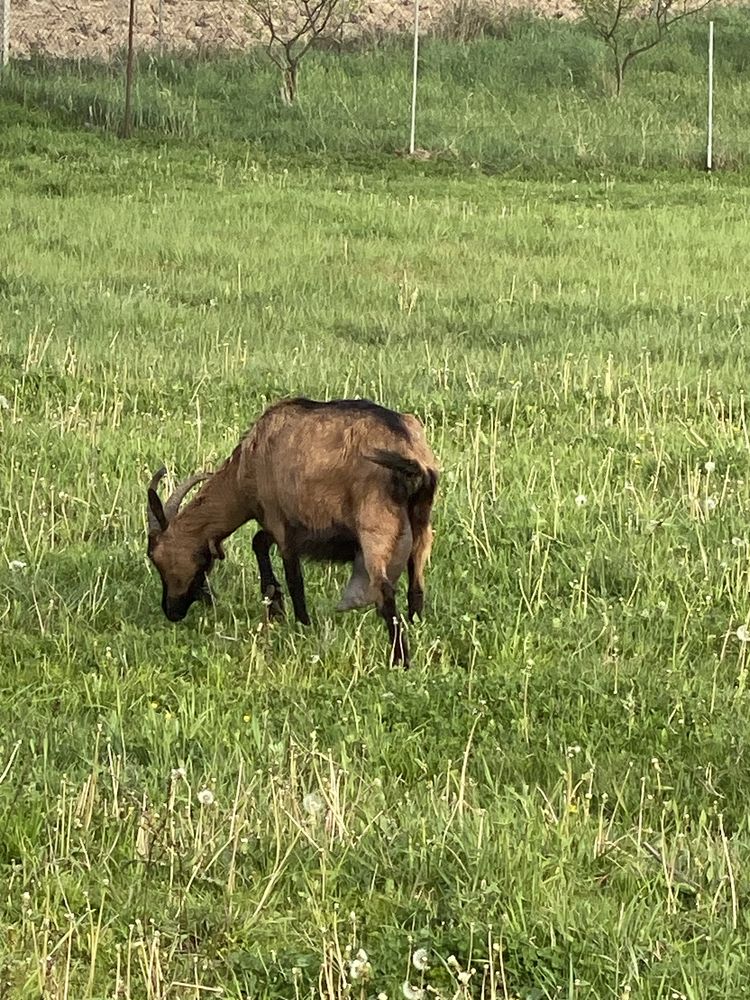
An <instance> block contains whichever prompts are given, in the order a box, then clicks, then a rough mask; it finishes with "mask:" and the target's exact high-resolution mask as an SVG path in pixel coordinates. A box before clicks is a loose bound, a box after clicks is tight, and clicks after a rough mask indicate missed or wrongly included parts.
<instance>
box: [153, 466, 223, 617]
mask: <svg viewBox="0 0 750 1000" xmlns="http://www.w3.org/2000/svg"><path fill="white" fill-rule="evenodd" d="M166 472H167V470H166V469H165V468H163V467H162V468H161V469H159V471H158V472H157V473H155V475H154V476H153V478H152V480H151V482H150V484H149V487H148V557H149V559H150V560H151V562H152V563H153V564H154V566H156V568H157V569H158V571H159V576H160V577H161V582H162V600H161V606H162V610H163V611H164V614H165V615H166V616H167V618H169V620H170V621H172V622H179V621H182V619H183V618H184V617H185V615H186V614H187V613H188V610H189V609H190V606H191V605H192V604H193V603H194V602H195V601H198V600H203V601H207V602H208V603H210V601H211V595H210V592H209V590H208V587H207V585H206V575H207V574H208V572H209V570H210V569H211V567H212V566H213V563H214V560H215V559H217V558H218V559H223V558H224V553H223V552H222V549H221V544H220V543H218V542H216V541H208V542H205V543H196V542H195V541H194V540H191V539H190V535H189V533H188V534H185V533H181V532H180V531H179V528H178V527H177V526H176V525H175V524H174V519H175V518H176V517H177V514H178V513H179V510H180V504H181V503H182V501H183V500H184V499H185V497H186V496H187V494H188V493H189V492H190V490H191V489H192V488H193V487H194V486H196V485H197V484H198V483H200V482H202V481H203V480H204V479H209V478H210V473H207V472H198V473H196V474H195V475H193V476H190V477H189V478H188V479H186V480H185V481H184V482H182V483H180V485H179V486H177V487H176V489H175V491H174V493H173V494H172V495H171V496H170V498H169V499H168V500H167V502H166V503H165V504H162V502H161V500H160V499H159V494H158V493H157V492H156V490H157V487H158V485H159V482H160V481H161V479H162V478H163V477H164V476H165V475H166Z"/></svg>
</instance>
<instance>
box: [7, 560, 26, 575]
mask: <svg viewBox="0 0 750 1000" xmlns="http://www.w3.org/2000/svg"><path fill="white" fill-rule="evenodd" d="M8 569H9V570H10V571H11V573H20V571H21V570H22V569H26V563H25V562H24V561H23V560H22V559H11V561H10V562H9V563H8Z"/></svg>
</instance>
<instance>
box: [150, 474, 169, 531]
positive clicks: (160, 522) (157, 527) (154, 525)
mask: <svg viewBox="0 0 750 1000" xmlns="http://www.w3.org/2000/svg"><path fill="white" fill-rule="evenodd" d="M166 474H167V470H166V468H165V467H164V466H163V465H162V467H161V468H160V469H159V470H158V471H157V472H155V473H154V474H153V476H152V477H151V482H150V483H149V484H148V493H149V502H148V533H149V535H158V534H159V532H161V531H163V530H164V527H165V525H166V523H167V518H166V515H165V513H164V508H163V507H162V506H161V500H160V499H159V497H158V495H157V494H156V490H157V487H158V486H159V483H160V482H161V480H162V479H163V478H164V476H166ZM152 494H153V496H152ZM159 507H161V518H159V517H158V516H157V515H158V513H159V510H158V508H159Z"/></svg>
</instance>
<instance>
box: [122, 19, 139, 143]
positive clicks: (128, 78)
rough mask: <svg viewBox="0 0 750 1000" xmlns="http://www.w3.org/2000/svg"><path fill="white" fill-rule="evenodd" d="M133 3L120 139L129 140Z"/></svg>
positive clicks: (131, 99) (130, 131)
mask: <svg viewBox="0 0 750 1000" xmlns="http://www.w3.org/2000/svg"><path fill="white" fill-rule="evenodd" d="M135 2H136V0H130V16H129V18H128V61H127V64H126V66H125V112H124V114H123V120H122V137H123V139H129V138H130V136H131V134H132V131H133V103H132V101H133V29H134V27H135Z"/></svg>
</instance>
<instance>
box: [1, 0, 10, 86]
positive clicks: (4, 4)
mask: <svg viewBox="0 0 750 1000" xmlns="http://www.w3.org/2000/svg"><path fill="white" fill-rule="evenodd" d="M9 59H10V0H0V69H2V68H3V66H7V65H8V61H9Z"/></svg>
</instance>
